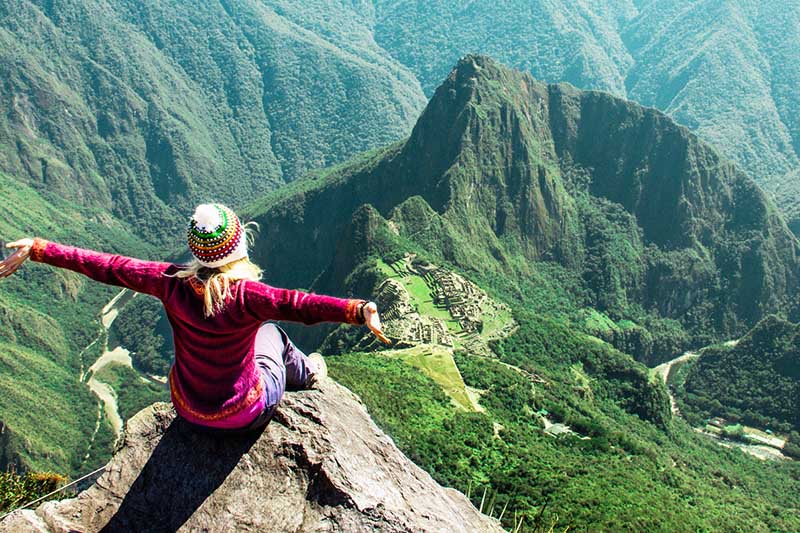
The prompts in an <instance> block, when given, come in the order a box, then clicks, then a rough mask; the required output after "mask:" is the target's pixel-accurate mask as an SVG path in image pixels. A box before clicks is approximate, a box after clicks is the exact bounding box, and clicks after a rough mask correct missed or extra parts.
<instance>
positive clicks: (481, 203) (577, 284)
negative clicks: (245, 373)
mask: <svg viewBox="0 0 800 533" xmlns="http://www.w3.org/2000/svg"><path fill="white" fill-rule="evenodd" d="M453 94H454V95H455V96H454V97H453V96H451V95H453ZM478 101H479V102H480V106H481V108H482V109H483V112H482V114H477V113H474V112H472V107H473V104H474V103H476V102H478ZM542 106H548V108H549V109H548V113H546V114H538V113H534V112H533V111H532V110H535V109H539V108H540V107H542ZM509 117H513V119H512V118H509ZM508 121H510V122H508ZM507 122H508V123H507ZM506 123H507V124H506ZM653 132H658V134H654V133H653ZM510 137H513V138H515V139H517V141H516V142H517V144H516V145H515V147H514V149H513V150H512V149H511V147H510V146H509V144H508V143H507V142H506V139H508V138H510ZM446 139H457V140H458V142H459V144H458V145H457V150H456V149H455V148H454V147H453V146H451V144H452V142H451V141H446ZM423 146H424V147H425V148H424V151H420V149H419V148H418V147H423ZM675 153H682V154H686V156H685V158H676V157H674V155H673V154H675ZM298 187H299V185H298ZM330 205H336V206H337V209H336V210H335V211H334V212H331V210H330V209H329V207H328V206H330ZM249 212H250V213H251V214H252V215H253V216H254V219H255V220H256V221H258V222H259V223H260V224H261V227H262V232H261V234H260V236H259V240H258V242H257V244H256V250H255V251H254V254H253V255H254V256H255V259H256V260H257V261H258V262H259V263H260V264H261V265H263V266H264V267H266V270H267V272H268V279H269V281H270V283H274V284H277V285H283V286H290V287H296V286H299V287H311V288H312V289H313V290H317V291H319V292H338V293H342V292H343V291H344V292H345V293H348V292H352V293H354V294H355V293H356V289H359V291H360V292H361V293H363V292H364V291H368V290H371V289H372V287H373V286H374V282H375V281H376V280H377V279H380V278H382V277H385V275H386V274H385V273H384V272H382V270H381V268H375V267H374V266H371V265H368V262H367V259H368V258H373V259H377V258H383V259H385V260H386V262H387V263H391V261H394V260H396V259H397V258H399V257H401V256H402V253H403V252H412V253H416V254H418V256H419V257H420V258H425V259H428V260H430V261H431V262H433V263H436V264H440V265H451V266H453V267H455V268H457V269H459V270H461V271H464V272H466V273H467V274H468V275H469V276H471V277H473V278H474V279H475V280H476V281H479V282H480V283H481V284H482V285H487V283H485V282H487V281H488V282H489V283H488V284H491V280H494V279H501V280H502V279H512V280H513V281H514V283H512V284H511V285H512V287H511V289H510V290H509V292H510V293H514V291H516V292H517V293H519V292H523V293H525V294H527V296H529V297H528V298H526V301H527V302H528V304H527V305H530V306H532V307H531V311H540V312H543V313H544V314H546V315H547V316H557V317H559V318H563V319H564V320H566V321H567V322H566V323H567V324H571V325H576V326H577V327H580V328H582V329H583V330H584V331H586V332H587V333H590V334H592V335H595V336H599V337H600V338H603V339H604V340H607V341H609V342H611V343H613V344H614V346H616V347H617V348H618V349H621V350H624V351H626V352H629V353H631V354H633V355H634V356H635V357H636V358H637V359H639V360H641V361H645V362H647V363H648V364H656V363H658V362H661V361H664V360H667V359H669V358H671V357H673V356H674V355H676V354H679V353H681V352H682V351H684V350H686V349H688V348H691V347H699V346H703V345H707V344H710V343H711V342H715V341H721V340H725V339H729V338H733V337H737V336H739V335H741V334H743V333H744V332H745V331H746V330H747V328H749V327H752V326H753V325H754V324H755V323H756V322H757V321H758V320H759V319H761V318H762V317H763V316H764V314H765V313H768V312H779V313H784V314H790V313H794V312H796V310H797V302H796V300H795V299H793V297H792V296H791V295H792V294H794V293H795V292H796V291H797V288H798V268H797V267H798V244H797V241H796V239H795V237H794V236H793V235H792V234H791V232H790V231H788V229H787V228H786V226H785V225H784V224H783V222H782V221H781V219H780V218H779V217H778V216H777V214H776V211H775V208H774V206H773V205H772V204H770V203H769V200H768V199H766V198H765V197H764V196H763V194H762V193H761V192H760V191H758V189H757V188H756V186H755V185H754V184H753V183H752V182H751V181H750V180H749V179H748V178H747V177H746V176H745V175H743V174H742V173H741V172H739V171H738V170H736V168H735V167H733V166H732V165H731V164H729V163H727V162H725V161H724V160H722V159H720V157H719V156H718V155H717V154H716V152H715V151H714V150H713V149H711V148H709V147H708V146H706V145H705V144H703V143H702V142H701V141H699V140H698V139H697V138H696V137H694V136H693V135H692V134H691V133H689V132H688V131H686V129H684V128H681V127H679V126H677V125H676V124H674V123H673V122H672V121H670V120H669V119H668V118H667V117H665V116H664V115H662V114H660V113H658V112H656V111H654V110H647V109H643V108H641V107H639V106H636V105H634V104H631V103H629V102H624V101H622V100H618V99H615V98H613V97H611V96H609V95H605V94H600V93H592V92H580V91H577V90H575V89H572V88H569V87H567V86H545V85H542V84H539V83H537V82H535V81H534V80H533V79H531V78H530V77H528V76H526V75H524V74H521V73H518V72H514V71H511V70H508V69H505V68H503V67H501V66H500V65H498V64H497V63H495V62H493V61H492V60H490V59H488V58H485V57H474V56H471V57H467V58H465V59H463V60H462V61H461V62H460V63H459V65H458V67H457V69H456V70H454V71H453V73H452V74H451V76H450V77H449V78H448V79H447V80H446V82H445V83H444V84H443V85H442V87H441V88H440V89H439V90H438V91H437V94H436V95H435V96H434V98H433V99H432V100H431V102H430V104H429V106H428V108H427V109H426V111H425V113H424V114H423V115H422V117H421V118H420V121H419V123H418V124H417V126H416V128H415V130H414V133H413V135H412V137H411V138H410V139H409V140H408V141H407V142H406V143H405V144H404V145H402V146H398V147H394V148H392V149H389V150H387V151H385V152H383V153H378V154H373V155H371V156H369V157H368V158H365V159H362V160H360V161H358V162H356V163H354V164H353V166H352V167H348V166H344V167H341V168H339V169H337V170H335V171H332V172H331V173H329V174H327V175H326V176H325V177H323V178H319V177H317V178H314V182H313V185H310V186H307V187H303V188H302V192H298V193H297V194H294V195H280V196H274V197H273V199H272V201H267V202H263V201H262V202H257V203H256V204H254V205H253V206H252V207H251V208H250V210H249ZM297 243H302V245H299V246H298V244H297ZM331 258H333V262H331ZM320 273H321V274H320ZM535 278H539V279H537V280H536V281H539V280H541V281H542V284H543V285H541V286H539V285H537V284H536V283H533V280H534V279H535ZM407 282H408V283H411V284H412V285H410V286H409V288H410V289H411V292H412V293H414V294H417V293H418V294H417V301H418V302H424V301H425V300H426V298H425V294H424V293H425V291H427V288H426V287H424V286H423V284H422V283H420V282H418V281H417V282H415V281H414V280H413V279H410V280H407ZM413 283H417V285H416V286H415V285H413ZM537 293H538V294H537ZM506 296H507V297H506V298H505V300H506V301H513V300H514V299H516V298H518V297H519V296H521V295H520V294H507V295H506ZM545 299H546V300H545ZM587 308H588V309H594V310H595V311H596V312H598V313H602V314H603V315H605V316H606V317H607V318H608V319H609V320H610V321H612V322H614V323H620V324H623V326H622V327H619V326H618V327H616V328H606V330H605V331H597V330H596V328H595V325H596V324H595V323H594V322H592V321H591V320H590V321H589V322H588V323H587V320H586V316H585V313H586V311H585V310H586V309H587ZM428 312H431V313H432V312H434V311H433V310H431V309H428ZM582 315H583V316H582ZM609 324H610V322H609ZM315 335H316V334H315Z"/></svg>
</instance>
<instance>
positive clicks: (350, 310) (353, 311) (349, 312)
mask: <svg viewBox="0 0 800 533" xmlns="http://www.w3.org/2000/svg"><path fill="white" fill-rule="evenodd" d="M363 303H366V301H365V300H348V301H347V306H346V307H345V308H344V319H345V321H346V322H347V323H348V324H363V323H364V317H363V315H362V316H359V312H358V306H359V305H361V304H363Z"/></svg>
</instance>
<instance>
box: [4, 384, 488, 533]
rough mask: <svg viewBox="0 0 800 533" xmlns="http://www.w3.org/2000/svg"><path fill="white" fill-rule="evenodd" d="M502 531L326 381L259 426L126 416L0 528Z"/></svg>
mask: <svg viewBox="0 0 800 533" xmlns="http://www.w3.org/2000/svg"><path fill="white" fill-rule="evenodd" d="M100 529H104V530H108V531H144V530H148V531H152V530H171V531H175V530H177V529H182V530H184V529H185V530H191V531H195V530H202V531H232V530H236V531H366V530H369V531H390V532H392V531H393V532H400V531H474V532H481V533H483V532H490V531H498V532H499V531H502V528H501V527H500V525H499V522H497V521H495V520H493V519H491V518H489V517H487V516H485V515H482V514H481V513H479V512H478V510H477V509H475V507H473V506H472V504H471V503H470V502H469V500H467V498H466V497H465V496H464V495H463V494H461V493H459V492H457V491H455V490H453V489H448V488H443V487H441V486H439V485H438V484H437V483H436V482H435V481H433V479H432V478H431V477H430V476H429V475H428V474H427V473H425V472H424V471H423V470H422V469H420V468H419V467H417V466H416V465H414V464H413V463H412V462H411V461H410V460H409V459H408V458H406V457H405V456H404V455H403V454H402V453H401V452H400V451H399V450H398V449H397V447H396V446H395V445H394V443H393V442H392V440H391V439H390V438H389V437H387V436H386V435H385V434H384V433H383V432H382V431H381V430H380V429H378V427H377V426H376V425H375V424H374V423H373V422H372V420H371V419H370V417H369V415H368V414H367V412H366V409H365V408H364V406H363V405H362V404H361V402H360V401H359V399H358V398H357V397H356V396H355V395H354V394H352V393H351V392H349V391H348V390H347V389H345V388H344V387H341V386H340V385H337V384H335V383H333V382H326V383H324V384H323V385H322V387H321V389H319V390H313V391H304V392H299V393H290V394H287V395H286V396H285V397H284V401H283V403H282V405H281V407H280V409H279V410H278V412H277V414H276V415H275V418H274V419H273V420H272V422H270V424H269V425H268V426H267V427H266V429H264V430H263V431H262V432H256V433H253V434H249V435H241V436H225V437H220V436H215V435H211V434H205V433H199V432H197V430H195V429H193V428H191V427H190V426H189V425H188V424H186V423H185V422H183V421H181V420H180V419H177V418H176V417H175V412H174V410H173V409H172V408H171V406H169V405H168V404H155V405H153V406H151V407H149V408H147V409H145V410H143V411H142V412H140V413H139V414H138V415H136V416H135V417H133V418H132V419H131V420H130V421H129V422H128V425H127V428H126V433H125V438H124V442H123V443H122V444H121V446H120V448H119V449H118V451H117V452H116V454H115V455H114V458H113V459H112V460H111V462H110V463H109V464H108V466H107V467H106V471H105V473H104V474H103V475H102V477H100V479H98V481H97V483H95V485H93V486H92V487H90V488H89V489H87V490H86V491H84V492H82V493H81V494H79V495H78V497H77V498H74V499H70V500H64V501H60V502H47V503H45V504H42V505H41V506H40V507H39V508H38V509H36V511H21V512H16V513H15V514H13V515H11V516H9V517H8V518H7V519H5V520H4V521H3V522H2V523H0V531H15V532H19V531H39V532H41V531H97V530H100Z"/></svg>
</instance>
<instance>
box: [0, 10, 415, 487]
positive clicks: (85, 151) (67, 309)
mask: <svg viewBox="0 0 800 533" xmlns="http://www.w3.org/2000/svg"><path fill="white" fill-rule="evenodd" d="M340 7H341V9H340V10H338V11H337V12H336V15H335V16H333V17H320V16H312V15H313V13H314V12H316V13H317V15H319V11H318V10H317V11H315V10H314V9H313V8H308V7H306V6H298V5H296V4H294V3H285V4H279V3H275V4H272V5H271V6H267V5H265V4H263V3H260V2H245V3H241V2H239V3H229V2H223V3H214V4H202V5H190V4H187V3H186V2H174V1H164V2H155V3H154V2H150V3H147V4H142V3H140V2H130V1H125V0H119V1H116V0H112V1H105V0H96V1H95V0H91V1H88V2H67V3H59V2H56V3H53V2H45V1H27V0H26V1H23V2H11V3H9V2H0V79H2V80H3V81H2V83H0V100H2V101H3V102H4V104H5V105H4V109H5V112H4V113H3V114H2V117H0V178H2V180H1V181H2V194H0V207H2V208H3V210H4V212H5V213H6V217H5V223H4V225H3V226H2V227H0V236H2V238H3V239H6V240H12V239H16V238H20V237H22V236H29V235H40V236H42V237H46V238H50V239H56V240H61V241H63V242H66V243H70V244H76V245H85V246H89V247H93V248H98V249H102V250H105V251H110V252H119V253H124V254H129V255H140V256H149V257H159V256H163V254H167V253H171V252H173V251H174V250H175V249H176V248H178V247H179V246H180V241H179V240H176V235H180V234H181V232H182V230H183V226H184V223H185V219H186V216H187V214H188V213H189V212H190V210H191V208H192V207H193V205H194V204H195V203H197V202H199V201H205V200H208V199H211V198H213V199H216V200H220V201H225V202H228V203H231V204H233V205H236V206H238V205H242V204H243V203H245V202H246V201H249V200H250V199H252V198H253V197H254V195H257V194H258V193H261V192H264V191H268V190H271V189H273V188H274V187H276V186H278V185H280V184H283V183H285V182H286V181H290V180H291V179H293V178H294V177H296V176H298V175H299V174H300V173H303V172H305V171H306V170H307V169H309V168H313V167H318V166H325V165H328V164H330V163H332V162H336V161H339V160H342V159H344V158H346V157H348V156H349V155H351V154H353V153H356V152H359V151H362V150H365V149H367V148H371V147H374V146H377V145H382V144H385V143H387V142H390V141H392V140H395V139H396V138H399V137H401V136H403V135H406V134H407V132H408V130H409V129H410V127H411V124H412V121H413V120H414V119H415V118H416V116H417V114H418V112H419V109H421V107H422V105H423V104H424V97H423V95H422V92H421V90H420V88H419V86H418V83H417V82H416V81H415V79H414V77H413V75H412V74H411V73H410V72H409V71H408V70H407V69H405V68H404V67H402V66H401V65H399V64H398V63H397V62H396V61H394V60H393V59H391V58H390V57H389V56H388V54H386V53H385V52H384V51H382V50H381V49H380V48H379V47H378V46H377V45H375V43H374V42H373V41H372V38H371V34H370V32H369V31H368V30H367V29H366V28H367V23H366V22H365V19H366V18H368V12H364V10H363V9H362V7H363V6H353V5H346V3H343V4H342V5H341V6H340ZM343 117H347V119H346V120H345V119H344V118H343ZM151 245H153V246H151ZM113 294H114V293H113V292H111V291H110V290H107V289H103V288H99V287H94V286H92V285H90V284H88V283H86V282H85V281H84V280H82V279H81V278H79V277H77V276H69V275H65V274H63V273H54V272H51V271H50V270H49V269H46V268H39V267H35V266H33V267H31V268H26V271H25V272H24V273H22V274H20V275H19V276H17V277H15V278H12V279H11V280H9V281H4V282H3V283H2V285H0V313H1V314H2V321H1V323H2V329H1V330H0V344H2V346H1V347H0V357H2V358H3V360H4V361H5V362H6V363H8V364H6V365H4V366H3V369H4V370H1V371H0V381H1V382H2V385H0V390H2V391H3V394H2V396H3V397H4V398H5V400H3V401H0V404H1V405H0V412H2V415H1V416H0V421H2V422H3V424H4V435H5V436H6V437H4V441H3V442H4V445H3V448H2V451H0V454H2V460H0V467H5V466H7V465H10V464H16V465H18V466H21V467H32V468H54V469H57V470H58V471H61V472H71V473H76V472H78V471H82V470H85V469H86V468H87V465H89V464H91V463H96V462H97V461H98V460H99V461H102V460H104V459H105V458H106V457H107V453H108V450H109V448H110V446H111V439H112V437H113V436H112V434H111V428H110V427H109V426H108V423H107V422H106V420H105V417H104V416H102V412H100V411H98V409H99V407H98V404H97V399H96V398H95V396H94V395H93V394H92V393H91V392H90V391H89V390H88V388H87V386H86V384H85V383H79V381H80V380H81V373H82V372H81V367H82V366H83V363H84V362H85V363H87V364H90V363H91V359H90V358H92V357H93V358H96V357H97V356H98V355H99V353H100V352H101V351H102V349H101V347H102V345H103V344H104V342H103V341H104V339H105V337H103V338H102V339H101V338H100V337H98V335H100V334H101V329H100V325H99V322H98V320H97V319H98V315H99V312H100V309H101V308H102V307H103V306H104V305H105V304H106V303H107V302H108V301H109V300H110V299H111V297H112V295H113ZM52 295H56V303H55V304H54V303H53V301H52V298H53V296H52ZM50 330H52V331H51V333H49V334H48V331H50ZM96 338H97V339H99V340H98V342H96V343H95V344H93V345H92V348H91V349H90V350H87V351H84V349H85V348H86V347H87V345H89V344H90V343H91V342H92V341H93V340H95V339H96ZM97 350H99V351H97ZM80 354H82V355H80ZM81 358H83V359H84V361H80V359H81ZM12 362H13V364H12ZM144 369H147V370H153V371H156V373H159V374H163V372H162V371H161V370H162V368H161V367H159V368H157V369H156V368H153V369H150V368H143V370H144ZM38 374H42V375H43V376H44V377H42V378H41V379H39V380H36V379H35V376H36V375H38ZM104 376H105V378H106V381H107V382H108V383H112V384H116V385H118V386H117V387H116V389H117V391H116V392H117V396H118V399H119V402H120V404H121V405H120V409H121V410H122V411H123V412H124V413H127V412H128V411H130V410H131V409H133V407H130V406H135V405H138V404H139V403H141V401H142V398H144V397H151V396H152V395H151V394H150V392H148V391H145V390H143V389H142V385H141V383H139V384H138V388H137V386H136V385H137V383H138V381H137V379H135V378H131V373H130V372H128V371H127V370H124V369H117V370H113V372H112V371H111V370H109V372H106V373H105V374H104ZM84 377H85V376H84ZM120 384H121V385H120ZM56 406H57V407H56ZM67 406H70V407H71V408H72V410H70V409H68V408H67ZM50 411H52V413H53V415H52V416H48V415H47V413H48V412H50ZM38 420H42V421H45V420H46V423H45V422H42V423H41V425H39V424H38V422H37V421H38ZM95 428H97V430H96V429H95ZM93 435H96V438H95V437H93ZM87 450H90V451H91V450H93V452H92V453H93V454H94V455H93V456H91V457H89V458H88V459H85V458H84V456H85V455H86V453H87Z"/></svg>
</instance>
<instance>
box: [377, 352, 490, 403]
mask: <svg viewBox="0 0 800 533" xmlns="http://www.w3.org/2000/svg"><path fill="white" fill-rule="evenodd" d="M381 353H382V354H383V355H386V356H388V357H393V358H397V359H400V360H401V361H403V362H404V363H406V364H408V365H411V366H413V367H414V368H418V369H419V370H421V371H422V372H423V373H424V374H425V375H426V376H428V377H429V378H431V379H432V380H433V381H435V382H436V383H437V384H438V385H439V386H440V387H442V390H443V391H444V393H445V394H447V395H448V396H449V397H450V399H451V400H452V401H453V403H454V404H455V405H457V406H458V407H459V408H461V409H463V410H465V411H469V412H474V411H478V410H480V407H479V406H478V405H477V404H476V402H475V401H473V399H472V398H471V397H470V395H469V393H468V392H467V390H466V385H465V384H464V380H463V378H462V377H461V372H459V371H458V367H457V366H456V363H455V361H454V360H453V352H452V351H451V350H449V349H448V348H445V347H444V346H436V345H421V346H415V347H414V348H408V349H405V350H390V351H385V352H381Z"/></svg>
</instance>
